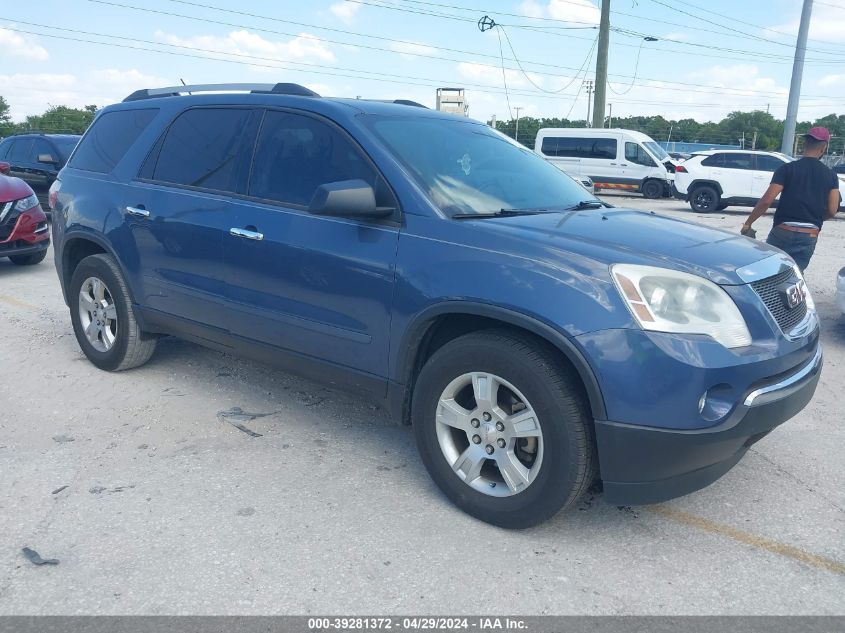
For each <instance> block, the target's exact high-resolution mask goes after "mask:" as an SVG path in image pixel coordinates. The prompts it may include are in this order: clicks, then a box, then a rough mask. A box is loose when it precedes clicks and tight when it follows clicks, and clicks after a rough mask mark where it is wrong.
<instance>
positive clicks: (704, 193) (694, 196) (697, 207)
mask: <svg viewBox="0 0 845 633" xmlns="http://www.w3.org/2000/svg"><path fill="white" fill-rule="evenodd" d="M719 204H720V201H719V192H718V191H716V189H714V188H713V187H711V186H710V185H700V186H698V187H696V188H695V189H694V190H693V192H692V193H691V194H690V197H689V206H690V208H691V209H692V210H693V211H695V212H696V213H711V212H713V211H715V210H716V209H717V208H718V206H719Z"/></svg>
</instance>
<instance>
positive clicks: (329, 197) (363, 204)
mask: <svg viewBox="0 0 845 633" xmlns="http://www.w3.org/2000/svg"><path fill="white" fill-rule="evenodd" d="M308 212H309V213H313V214H314V215H330V216H335V217H341V218H383V217H385V216H388V215H390V214H391V213H393V209H392V208H384V207H382V208H379V207H377V206H376V194H375V191H373V188H372V187H371V186H370V185H368V184H367V183H366V182H364V181H363V180H340V181H338V182H329V183H326V184H324V185H320V186H319V187H317V191H315V192H314V196H313V197H312V198H311V204H309V205H308Z"/></svg>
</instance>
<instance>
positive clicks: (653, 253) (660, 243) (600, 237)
mask: <svg viewBox="0 0 845 633" xmlns="http://www.w3.org/2000/svg"><path fill="white" fill-rule="evenodd" d="M481 222H483V223H484V225H485V226H486V227H487V228H488V229H489V230H492V231H495V232H506V233H508V234H509V235H510V236H511V237H512V238H513V237H517V238H520V237H521V238H524V239H525V240H526V241H529V242H531V243H532V245H533V253H534V255H535V256H536V255H537V245H538V243H540V244H544V245H545V246H547V247H549V248H550V249H552V250H562V251H567V252H570V253H573V254H577V255H583V256H585V257H589V258H591V259H593V260H595V261H600V262H603V263H605V264H607V265H611V264H617V263H628V264H643V265H648V266H661V267H664V268H672V269H675V270H681V271H684V272H689V273H692V274H696V275H699V276H701V277H706V278H708V279H710V280H711V281H714V282H716V283H718V284H724V285H731V284H743V283H745V282H743V280H742V279H741V278H740V277H739V276H738V275H737V274H736V270H737V269H738V268H743V267H745V266H748V265H749V264H753V263H754V262H757V261H760V260H761V259H765V258H766V257H770V256H771V255H774V254H776V253H778V252H780V251H778V250H777V249H775V248H773V247H771V246H769V245H768V244H766V243H765V242H762V241H757V240H752V239H750V238H747V237H743V236H741V235H739V232H737V233H736V234H733V233H728V232H727V231H722V230H719V229H711V228H709V227H706V226H701V225H699V224H692V223H689V222H684V221H681V220H675V219H673V218H668V217H665V216H661V215H657V214H655V213H653V212H645V211H636V210H633V209H618V208H612V209H586V210H583V211H570V212H565V213H541V214H537V215H525V216H515V217H506V218H495V219H488V220H480V221H479V223H481ZM524 254H525V255H528V253H524ZM547 255H548V256H553V253H548V254H547Z"/></svg>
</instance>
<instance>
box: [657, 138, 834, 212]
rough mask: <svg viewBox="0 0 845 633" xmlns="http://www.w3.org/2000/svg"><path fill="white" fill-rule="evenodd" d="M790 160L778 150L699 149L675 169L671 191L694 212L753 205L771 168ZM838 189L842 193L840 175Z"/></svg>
mask: <svg viewBox="0 0 845 633" xmlns="http://www.w3.org/2000/svg"><path fill="white" fill-rule="evenodd" d="M792 160H794V159H793V158H791V157H789V156H787V155H786V154H781V153H780V152H759V151H748V150H710V151H707V152H699V153H697V154H695V155H694V156H693V157H692V158H690V159H689V160H687V161H684V163H683V164H682V165H678V166H677V167H676V169H675V191H674V192H673V193H674V194H675V197H676V198H680V199H683V200H686V201H687V202H689V205H690V208H691V209H692V210H693V211H695V212H696V213H710V212H712V211H721V210H723V209H726V208H727V207H729V206H752V207H753V206H754V205H755V204H757V201H758V200H759V199H760V198H761V197H762V196H763V194H764V193H765V192H766V189H768V187H769V184H770V183H771V181H772V174H773V173H774V171H775V170H776V169H777V168H778V167H780V166H781V165H783V164H784V163H787V162H789V161H792ZM839 191H840V193H842V194H845V181H843V178H841V177H840V179H839Z"/></svg>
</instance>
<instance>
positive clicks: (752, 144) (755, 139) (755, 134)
mask: <svg viewBox="0 0 845 633" xmlns="http://www.w3.org/2000/svg"><path fill="white" fill-rule="evenodd" d="M751 149H757V130H754V138H752V139H751Z"/></svg>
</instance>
